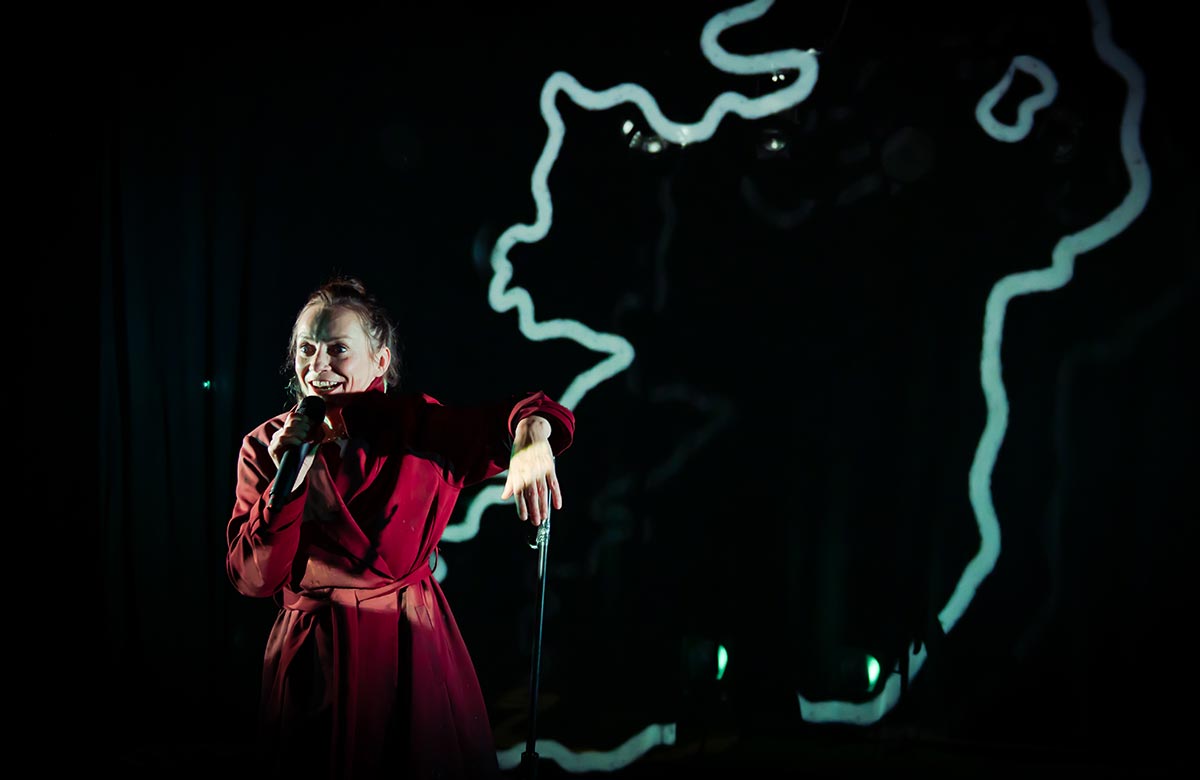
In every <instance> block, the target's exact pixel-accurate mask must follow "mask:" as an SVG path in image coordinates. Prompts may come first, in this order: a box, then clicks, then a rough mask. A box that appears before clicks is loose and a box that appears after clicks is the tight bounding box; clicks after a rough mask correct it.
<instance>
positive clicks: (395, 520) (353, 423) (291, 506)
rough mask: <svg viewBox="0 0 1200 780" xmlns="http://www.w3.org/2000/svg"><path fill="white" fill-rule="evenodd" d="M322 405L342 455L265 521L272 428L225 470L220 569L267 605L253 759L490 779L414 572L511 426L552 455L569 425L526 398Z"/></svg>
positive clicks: (338, 769) (461, 681) (261, 430)
mask: <svg viewBox="0 0 1200 780" xmlns="http://www.w3.org/2000/svg"><path fill="white" fill-rule="evenodd" d="M327 403H328V404H329V406H331V407H340V408H341V409H342V414H343V419H344V420H345V423H346V429H347V434H348V441H347V443H346V445H345V449H344V451H343V452H342V453H341V455H340V457H336V455H337V452H336V449H337V448H338V446H339V445H337V444H335V443H326V444H323V445H321V447H320V448H319V450H318V455H317V457H316V460H315V461H314V462H313V465H312V467H311V469H310V471H309V473H308V475H307V477H306V479H305V481H304V483H303V484H302V485H301V487H300V488H299V489H298V490H297V491H296V495H295V496H294V497H293V498H292V500H291V501H289V502H288V503H287V504H285V505H284V506H283V507H281V508H280V509H278V510H271V509H269V508H268V507H267V499H268V497H269V490H270V484H271V480H272V479H273V478H274V476H275V471H276V469H275V465H274V463H273V462H272V461H271V458H270V455H269V454H268V453H267V445H268V444H269V442H270V440H271V436H272V434H273V433H274V432H275V431H276V430H278V429H279V428H280V427H282V425H283V422H284V420H285V419H286V417H287V414H286V413H285V414H281V415H278V416H276V417H273V418H271V419H270V420H267V421H266V422H264V423H263V424H262V425H260V426H258V427H257V428H255V429H254V430H253V431H251V432H250V433H249V434H247V435H246V436H245V437H244V439H243V441H242V447H241V455H240V458H239V462H238V482H237V489H236V497H235V503H234V507H233V513H232V517H231V519H230V521H229V525H228V533H227V539H228V543H229V547H228V555H227V558H226V569H227V571H228V574H229V578H230V580H231V582H232V583H233V585H234V586H235V587H236V588H237V589H238V591H239V592H241V593H243V594H245V595H247V596H254V597H272V596H273V597H277V598H278V599H279V600H280V601H281V609H280V611H279V615H278V617H277V618H276V621H275V625H274V627H273V628H272V630H271V634H270V637H269V638H268V641H267V647H266V652H265V655H264V664H263V688H262V706H261V715H262V726H263V733H264V737H265V738H266V739H267V742H268V745H267V750H268V758H269V759H270V760H271V761H272V762H274V764H275V768H276V769H277V770H278V772H279V773H280V774H291V773H293V772H296V771H302V772H303V773H305V774H307V775H309V776H313V771H312V770H313V768H314V767H315V766H321V767H324V768H323V769H322V770H321V771H320V772H319V773H317V774H318V775H324V776H328V777H336V778H350V777H363V776H368V775H370V776H381V773H382V775H384V776H394V777H406V778H408V777H412V778H432V777H435V776H436V777H472V778H475V777H480V776H487V775H495V774H497V773H498V767H497V764H496V752H495V745H494V743H493V741H492V732H491V726H490V724H489V723H488V718H487V709H486V705H485V702H484V698H483V695H482V692H481V691H480V688H479V683H478V680H477V678H476V675H475V669H474V666H473V664H472V662H471V658H470V655H469V654H468V652H467V648H466V645H465V644H464V642H463V639H462V636H461V635H460V634H459V631H458V626H457V625H456V623H455V621H454V616H453V614H452V613H451V611H450V607H449V605H448V604H447V602H446V598H445V595H444V594H443V592H442V589H441V587H440V586H439V585H438V583H437V580H435V579H434V578H433V577H432V576H430V568H429V559H430V555H431V554H432V553H433V552H434V549H435V548H436V545H437V543H438V541H439V540H440V539H441V536H442V533H443V531H444V530H445V528H446V524H447V522H448V521H449V520H450V518H451V515H452V513H453V510H454V505H455V501H456V500H457V498H458V495H459V493H460V491H461V490H462V489H463V488H464V487H467V486H470V485H473V484H476V483H479V482H481V481H482V480H485V479H488V478H490V477H493V476H496V475H497V474H499V473H500V472H502V471H503V470H504V469H506V468H507V467H508V456H509V452H510V450H511V445H512V435H513V432H514V429H515V427H516V424H517V422H518V421H520V420H521V419H523V418H524V417H527V416H529V415H531V414H538V415H541V416H543V417H545V418H546V419H548V420H550V422H551V425H552V433H551V438H550V444H551V448H552V449H553V450H554V452H555V454H558V453H560V452H562V451H563V450H565V449H566V448H567V447H568V446H569V445H570V443H571V440H572V438H573V436H574V426H575V419H574V416H573V415H572V413H571V412H570V410H568V409H567V408H566V407H564V406H562V405H561V404H558V403H557V402H555V401H553V400H552V399H550V398H549V397H547V396H546V395H545V394H544V393H540V392H538V393H529V394H525V395H521V396H517V397H513V398H509V399H506V400H505V401H503V402H501V403H496V404H491V405H483V406H475V407H451V406H444V405H441V404H439V403H438V402H437V401H436V400H434V399H433V398H430V397H429V396H419V395H398V394H385V393H382V392H372V391H368V392H363V393H351V394H345V395H334V396H330V397H328V398H327ZM459 576H463V575H459ZM326 770H327V771H326Z"/></svg>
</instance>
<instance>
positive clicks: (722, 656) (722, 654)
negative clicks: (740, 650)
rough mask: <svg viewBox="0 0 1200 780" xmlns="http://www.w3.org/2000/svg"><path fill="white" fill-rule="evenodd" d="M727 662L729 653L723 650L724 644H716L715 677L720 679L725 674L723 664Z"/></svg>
mask: <svg viewBox="0 0 1200 780" xmlns="http://www.w3.org/2000/svg"><path fill="white" fill-rule="evenodd" d="M728 663H729V653H728V652H726V650H725V645H717V679H718V680H719V679H721V677H723V676H724V675H725V666H726V664H728Z"/></svg>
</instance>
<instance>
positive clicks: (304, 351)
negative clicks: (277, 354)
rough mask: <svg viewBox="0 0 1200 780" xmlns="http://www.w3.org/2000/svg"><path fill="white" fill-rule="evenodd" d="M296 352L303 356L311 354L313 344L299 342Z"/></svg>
mask: <svg viewBox="0 0 1200 780" xmlns="http://www.w3.org/2000/svg"><path fill="white" fill-rule="evenodd" d="M296 352H298V353H300V354H301V355H305V356H308V355H311V354H312V353H313V346H312V344H301V345H300V346H298V347H296Z"/></svg>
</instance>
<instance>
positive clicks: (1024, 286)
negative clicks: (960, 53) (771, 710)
mask: <svg viewBox="0 0 1200 780" xmlns="http://www.w3.org/2000/svg"><path fill="white" fill-rule="evenodd" d="M1088 10H1089V12H1090V14H1091V17H1092V22H1093V24H1092V41H1093V43H1094V45H1095V47H1096V53H1097V54H1098V55H1099V57H1100V60H1101V61H1102V62H1104V64H1106V65H1108V66H1109V67H1110V68H1112V69H1113V70H1115V71H1116V72H1117V74H1118V75H1120V77H1121V79H1122V80H1123V81H1124V82H1125V85H1126V98H1125V105H1124V109H1123V112H1122V119H1121V128H1120V146H1121V157H1122V159H1123V160H1124V163H1125V168H1126V171H1127V172H1128V174H1129V180H1130V186H1129V191H1128V192H1127V193H1126V195H1125V197H1124V198H1123V199H1122V200H1121V202H1120V203H1119V204H1118V205H1117V206H1116V208H1114V209H1113V210H1112V211H1110V212H1109V213H1108V214H1107V215H1105V217H1104V218H1103V219H1101V220H1100V221H1098V222H1096V223H1095V224H1093V225H1091V226H1089V227H1087V228H1085V229H1083V230H1081V231H1079V232H1077V233H1072V234H1070V235H1067V236H1064V237H1063V238H1061V239H1059V241H1058V242H1057V244H1056V245H1055V246H1054V249H1053V250H1052V252H1051V263H1050V265H1049V266H1047V267H1045V268H1039V269H1036V270H1033V271H1023V272H1019V273H1015V274H1010V275H1008V276H1005V277H1003V278H1002V279H1000V281H998V282H996V284H995V285H994V286H993V287H992V290H991V292H990V293H989V295H988V298H987V304H986V307H985V310H984V319H983V349H982V352H981V354H980V362H979V379H980V386H981V387H982V389H983V394H984V397H985V399H986V402H987V422H986V423H985V425H984V430H983V434H982V435H981V436H980V439H979V444H978V446H977V448H976V451H975V457H974V460H973V461H972V464H971V469H970V473H969V477H968V490H969V494H970V500H971V507H972V509H973V510H974V513H975V519H976V524H977V526H978V528H979V533H980V537H981V544H980V547H979V551H978V553H976V555H975V557H974V558H972V559H971V561H970V562H969V563H968V564H967V567H966V569H965V570H964V571H963V574H962V576H961V577H960V578H959V580H958V584H957V585H956V587H955V588H954V592H953V594H952V595H951V596H950V599H949V600H948V601H947V602H946V604H945V606H943V607H942V609H941V610H940V611H939V612H938V621H939V623H940V624H941V627H942V630H943V631H944V632H945V633H949V632H950V631H951V629H953V628H954V625H955V624H956V623H957V622H958V620H959V618H961V617H962V615H963V613H964V612H965V611H966V609H967V607H968V606H969V605H970V603H971V601H972V600H973V599H974V596H975V592H976V590H977V589H978V588H979V586H980V584H982V582H983V581H984V579H986V578H987V576H988V575H989V574H990V573H991V572H992V570H993V569H994V568H995V565H996V561H997V559H998V558H999V557H1000V523H999V520H998V518H997V517H996V509H995V506H994V505H993V503H992V494H991V482H992V472H993V470H994V469H995V466H996V458H997V456H998V455H999V452H1000V446H1001V444H1002V443H1003V441H1004V434H1005V432H1006V430H1007V429H1008V410H1009V407H1008V396H1007V393H1006V392H1005V388H1004V380H1003V377H1002V373H1001V370H1000V344H1001V340H1002V337H1003V334H1004V317H1005V312H1006V310H1007V307H1008V304H1009V302H1010V301H1012V300H1013V299H1014V298H1016V297H1017V296H1019V295H1027V294H1030V293H1037V292H1049V291H1051V290H1057V289H1059V288H1061V287H1063V286H1064V285H1066V284H1067V283H1068V282H1070V281H1071V277H1072V276H1073V275H1074V270H1075V258H1076V257H1078V256H1079V255H1081V254H1083V253H1085V252H1088V251H1091V250H1092V249H1095V248H1096V247H1098V246H1100V245H1102V244H1104V243H1106V242H1107V241H1109V240H1111V239H1112V238H1113V237H1114V236H1117V235H1119V234H1120V233H1121V232H1122V231H1124V230H1125V229H1126V228H1127V227H1128V226H1129V225H1130V224H1131V223H1132V222H1133V221H1134V220H1135V219H1137V217H1138V215H1139V214H1141V212H1142V210H1143V209H1144V208H1145V207H1146V202H1147V201H1148V200H1149V198H1150V169H1149V166H1148V165H1147V164H1146V159H1145V155H1144V153H1143V151H1142V148H1141V142H1140V140H1139V128H1140V125H1141V117H1142V108H1143V105H1144V102H1145V83H1144V77H1143V75H1142V71H1141V69H1140V68H1139V67H1138V65H1137V63H1136V62H1134V61H1133V59H1132V58H1130V57H1129V56H1128V55H1127V54H1125V52H1123V51H1122V50H1121V49H1119V48H1118V47H1117V46H1116V44H1115V43H1114V42H1113V40H1112V31H1111V23H1110V19H1109V16H1108V11H1107V8H1106V7H1105V6H1104V4H1103V2H1101V0H1089V2H1088ZM1017 70H1022V71H1025V72H1027V73H1029V74H1030V75H1032V76H1034V77H1035V78H1036V79H1037V80H1038V81H1039V82H1040V83H1041V84H1042V91H1041V92H1039V93H1038V94H1036V95H1034V96H1032V97H1030V98H1027V99H1025V100H1024V101H1022V103H1021V105H1020V107H1019V108H1018V111H1017V122H1016V124H1015V125H1005V124H1003V123H1001V122H999V121H997V120H996V119H995V117H994V116H993V114H992V109H993V108H994V107H995V106H996V104H997V103H998V102H999V100H1000V97H1001V96H1002V94H1003V93H1004V91H1005V90H1007V89H1008V87H1009V86H1010V85H1011V84H1012V79H1013V75H1014V73H1015V71H1017ZM1057 90H1058V85H1057V82H1056V80H1055V79H1054V76H1053V74H1052V73H1051V72H1050V69H1049V68H1048V67H1046V65H1045V64H1044V63H1042V62H1041V61H1039V60H1037V59H1035V58H1033V57H1029V56H1020V57H1016V58H1014V60H1013V62H1012V65H1011V66H1010V67H1009V69H1008V71H1007V72H1006V73H1005V75H1004V77H1003V78H1002V79H1001V81H1000V82H999V83H998V84H997V85H996V87H994V88H993V89H991V90H989V91H988V92H987V93H985V94H984V96H983V98H982V99H981V100H980V101H979V103H978V105H977V106H976V110H975V116H976V121H978V122H979V124H980V126H981V127H982V128H983V130H984V132H986V133H987V134H988V135H989V136H991V137H992V138H995V139H996V140H999V141H1004V142H1008V143H1013V142H1016V141H1020V140H1021V139H1023V138H1025V137H1026V136H1027V135H1028V134H1029V131H1030V130H1031V129H1032V126H1033V115H1034V112H1036V111H1037V110H1038V109H1040V108H1044V107H1045V106H1047V105H1049V104H1050V102H1051V101H1053V99H1054V96H1055V95H1056V94H1057ZM915 647H916V644H915V643H913V644H911V645H909V647H908V649H907V653H908V664H909V675H910V677H916V675H917V673H918V672H919V671H920V669H921V667H922V665H923V664H924V663H925V658H926V651H925V647H924V646H922V647H921V649H920V650H919V651H917V650H915V649H914V648H915ZM898 668H899V664H897V670H898ZM796 695H797V698H798V700H799V703H800V713H801V716H802V717H803V718H804V719H805V720H809V721H816V722H839V723H854V724H869V723H874V722H875V721H877V720H879V718H881V717H882V716H883V715H884V714H886V713H887V712H888V711H889V710H891V709H892V708H893V707H894V706H895V705H896V703H897V702H898V701H899V700H900V679H899V676H898V674H890V675H889V676H888V680H887V682H886V683H885V685H884V687H883V689H882V691H881V692H880V694H879V695H878V696H876V697H875V698H873V699H871V700H869V701H866V702H848V701H810V700H809V699H806V698H805V697H804V696H803V695H802V694H800V693H797V694H796Z"/></svg>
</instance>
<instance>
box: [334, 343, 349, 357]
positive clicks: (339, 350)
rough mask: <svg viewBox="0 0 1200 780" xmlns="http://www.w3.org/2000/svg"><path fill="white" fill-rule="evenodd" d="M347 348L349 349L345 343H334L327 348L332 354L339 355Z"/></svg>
mask: <svg viewBox="0 0 1200 780" xmlns="http://www.w3.org/2000/svg"><path fill="white" fill-rule="evenodd" d="M348 350H349V347H347V346H346V345H345V344H334V345H333V346H332V347H330V348H329V351H330V353H332V354H334V355H341V354H343V353H345V352H346V351H348Z"/></svg>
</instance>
